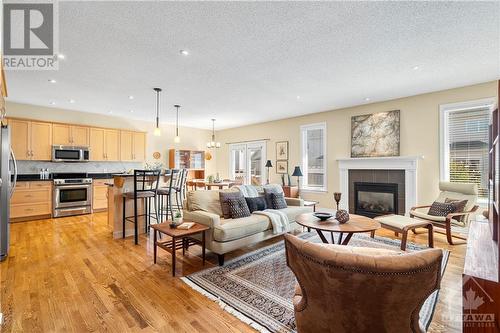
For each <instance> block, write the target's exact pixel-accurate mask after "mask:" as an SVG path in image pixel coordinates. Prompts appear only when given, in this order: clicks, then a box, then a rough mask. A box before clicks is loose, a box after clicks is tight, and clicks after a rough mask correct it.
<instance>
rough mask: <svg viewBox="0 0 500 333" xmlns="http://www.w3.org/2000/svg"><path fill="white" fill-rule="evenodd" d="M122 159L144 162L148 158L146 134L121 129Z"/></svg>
mask: <svg viewBox="0 0 500 333" xmlns="http://www.w3.org/2000/svg"><path fill="white" fill-rule="evenodd" d="M120 159H121V160H122V161H134V162H142V161H144V160H145V159H146V134H145V133H142V132H132V131H120Z"/></svg>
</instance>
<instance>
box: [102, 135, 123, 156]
mask: <svg viewBox="0 0 500 333" xmlns="http://www.w3.org/2000/svg"><path fill="white" fill-rule="evenodd" d="M104 156H105V158H106V161H119V160H120V131H118V130H110V129H107V130H105V131H104Z"/></svg>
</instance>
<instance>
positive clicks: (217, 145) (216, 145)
mask: <svg viewBox="0 0 500 333" xmlns="http://www.w3.org/2000/svg"><path fill="white" fill-rule="evenodd" d="M207 148H220V142H217V141H215V119H212V141H210V142H207Z"/></svg>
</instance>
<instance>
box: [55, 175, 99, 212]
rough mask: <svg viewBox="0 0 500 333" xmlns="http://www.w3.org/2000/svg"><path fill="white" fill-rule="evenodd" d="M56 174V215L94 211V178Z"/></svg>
mask: <svg viewBox="0 0 500 333" xmlns="http://www.w3.org/2000/svg"><path fill="white" fill-rule="evenodd" d="M80 176H81V175H80V174H54V175H53V177H54V209H53V215H54V217H60V216H71V215H80V214H90V213H92V179H91V178H86V175H85V178H84V177H80Z"/></svg>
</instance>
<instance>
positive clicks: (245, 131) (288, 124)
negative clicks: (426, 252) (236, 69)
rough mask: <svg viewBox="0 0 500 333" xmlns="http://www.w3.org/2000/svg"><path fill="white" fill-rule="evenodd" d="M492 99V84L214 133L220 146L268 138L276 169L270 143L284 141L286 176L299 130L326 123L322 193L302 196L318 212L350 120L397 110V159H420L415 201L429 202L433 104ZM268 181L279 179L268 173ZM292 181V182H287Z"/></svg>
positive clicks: (434, 188)
mask: <svg viewBox="0 0 500 333" xmlns="http://www.w3.org/2000/svg"><path fill="white" fill-rule="evenodd" d="M496 96H497V83H496V81H493V82H487V83H483V84H478V85H473V86H468V87H463V88H456V89H450V90H445V91H439V92H435V93H429V94H423V95H418V96H412V97H406V98H400V99H396V100H391V101H386V102H380V103H373V104H366V105H362V106H356V107H351V108H345V109H339V110H333V111H327V112H321V113H315V114H311V115H307V116H302V117H296V118H289V119H284V120H279V121H272V122H266V123H261V124H256V125H250V126H244V127H240V128H233V129H228V130H221V131H219V132H217V139H218V140H220V141H221V142H222V143H227V142H237V141H245V140H253V139H265V138H267V139H270V141H268V143H267V158H268V159H271V160H272V161H273V165H274V166H275V165H276V160H275V158H276V154H275V142H276V141H286V140H287V141H289V150H290V159H289V173H292V172H293V167H294V166H295V165H300V156H299V155H300V129H299V127H300V126H301V125H306V124H312V123H317V122H326V124H327V140H328V141H327V155H328V164H327V165H328V176H327V178H328V193H310V192H307V193H303V194H302V197H304V198H306V199H311V200H312V199H314V200H319V201H320V205H321V206H323V207H332V203H333V192H335V191H338V190H339V170H338V162H337V159H339V158H346V157H350V126H351V116H354V115H362V114H370V113H374V112H382V111H390V110H401V156H416V155H419V156H423V157H424V159H422V160H420V161H419V166H418V176H417V177H418V202H420V203H430V202H432V201H433V200H434V199H435V198H436V197H437V194H438V182H439V105H440V104H447V103H455V102H462V101H468V100H476V99H482V98H488V97H496ZM217 170H219V171H220V172H221V176H224V177H226V176H229V175H228V174H229V156H228V145H226V144H223V147H222V148H221V149H220V151H219V152H218V157H217ZM271 182H280V177H279V175H277V174H276V173H275V169H274V168H273V169H271ZM293 182H295V179H294V180H293Z"/></svg>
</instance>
